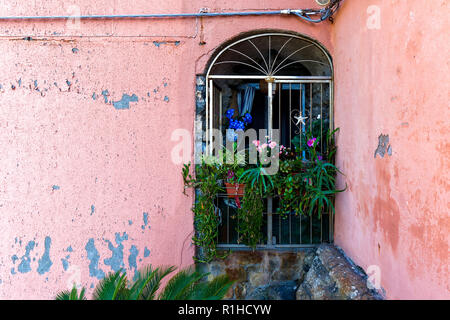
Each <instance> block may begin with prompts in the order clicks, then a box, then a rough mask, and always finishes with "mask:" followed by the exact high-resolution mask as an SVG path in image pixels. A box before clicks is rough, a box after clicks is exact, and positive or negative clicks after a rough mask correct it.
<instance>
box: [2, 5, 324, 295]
mask: <svg viewBox="0 0 450 320" xmlns="http://www.w3.org/2000/svg"><path fill="white" fill-rule="evenodd" d="M114 3H115V5H114V6H112V5H111V1H105V0H102V1H98V0H96V1H92V0H83V1H77V4H78V5H79V7H80V9H81V12H80V13H82V14H127V13H163V12H166V13H178V12H198V10H199V9H200V8H203V7H208V8H209V9H210V11H240V10H250V9H251V10H255V9H285V8H296V7H310V6H311V2H310V1H308V0H302V1H298V0H295V1H294V0H291V1H287V0H283V1H277V2H273V1H257V0H251V1H239V2H237V1H220V2H219V1H197V0H195V1H181V0H178V1H176V0H173V1H148V0H139V1H133V6H130V4H129V3H130V2H129V1H115V2H114ZM68 10H69V11H68ZM75 13H76V11H74V10H73V7H72V8H70V7H69V4H68V2H67V1H59V0H52V1H48V0H46V1H43V0H42V1H40V0H38V1H3V0H1V1H0V15H2V16H12V15H66V14H75ZM265 28H271V29H281V30H290V31H297V32H299V33H303V34H306V35H309V36H311V37H313V38H315V39H317V40H319V41H320V42H321V43H323V44H324V45H325V46H326V47H327V48H329V49H331V31H330V25H329V24H324V25H321V26H315V25H308V24H306V23H302V22H300V21H299V20H298V19H297V18H295V17H278V16H277V17H275V16H274V17H235V18H214V19H202V20H201V21H198V26H197V27H196V21H195V20H194V19H168V20H141V21H136V20H128V21H127V20H125V21H111V20H109V21H83V22H81V24H80V28H79V29H76V28H75V29H74V28H73V26H67V25H66V23H65V22H61V21H60V22H57V21H51V22H50V21H27V22H24V21H22V22H13V21H8V22H6V21H4V22H0V52H1V57H0V70H1V72H0V84H1V89H0V146H1V155H0V228H1V230H2V232H1V233H0V299H51V298H53V297H54V295H55V294H56V293H57V292H58V291H59V290H63V289H67V284H68V283H70V282H71V281H74V280H79V281H81V283H82V284H83V285H85V286H87V287H88V288H89V292H88V295H89V294H90V292H91V289H90V288H91V286H92V285H95V283H96V282H97V278H98V277H101V276H102V274H103V273H107V272H109V271H111V270H112V269H117V268H118V267H120V266H124V267H125V268H127V269H128V270H129V271H130V272H131V273H133V272H134V270H135V266H136V267H137V268H139V267H141V266H144V265H146V264H148V263H152V264H153V265H162V264H172V265H176V266H187V265H189V264H191V263H192V262H193V260H192V255H193V253H194V248H193V247H192V246H191V241H190V240H191V237H192V232H193V219H192V213H191V211H190V207H191V204H192V194H190V195H189V196H185V195H183V193H182V191H183V184H182V179H181V167H180V166H179V165H175V164H173V163H172V161H171V158H170V155H171V150H172V148H173V146H174V145H175V144H176V142H172V141H171V140H170V137H171V133H172V132H173V130H175V129H179V128H184V129H187V130H189V131H190V132H192V129H193V121H194V110H195V105H194V104H195V95H194V93H195V75H196V74H197V73H203V71H204V68H205V66H206V64H207V62H208V59H209V58H210V57H211V55H212V54H213V52H214V51H215V49H216V48H217V47H218V46H220V45H221V44H222V43H223V42H224V41H227V40H229V39H231V38H232V37H235V36H237V35H238V34H240V33H241V32H246V31H253V30H258V29H265ZM27 36H31V37H32V38H31V39H26V38H24V37H27ZM80 36H81V37H80ZM126 95H128V96H126ZM133 95H135V96H133ZM127 100H128V101H129V100H132V101H129V102H128V104H127V102H126V101H127ZM135 100H137V101H135ZM118 101H121V102H122V104H119V105H117V104H116V107H117V108H119V109H116V107H115V106H114V104H112V102H118ZM120 107H122V108H123V107H128V108H127V109H120Z"/></svg>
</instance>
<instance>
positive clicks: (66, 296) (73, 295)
mask: <svg viewBox="0 0 450 320" xmlns="http://www.w3.org/2000/svg"><path fill="white" fill-rule="evenodd" d="M85 292H86V288H84V287H83V288H82V289H81V291H80V294H78V289H77V287H75V286H74V287H73V288H72V290H70V291H69V290H65V291H62V292H60V293H58V294H57V295H56V298H55V300H86V296H85Z"/></svg>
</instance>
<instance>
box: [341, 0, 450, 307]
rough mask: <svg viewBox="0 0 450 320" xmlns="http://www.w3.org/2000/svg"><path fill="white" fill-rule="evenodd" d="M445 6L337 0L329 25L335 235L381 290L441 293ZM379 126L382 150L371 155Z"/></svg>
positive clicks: (445, 255)
mask: <svg viewBox="0 0 450 320" xmlns="http://www.w3.org/2000/svg"><path fill="white" fill-rule="evenodd" d="M370 6H372V7H370ZM449 7H450V2H449V1H446V0H436V1H433V3H432V5H431V4H428V3H427V4H425V3H424V1H422V0H403V1H385V0H371V1H369V0H357V1H346V2H345V5H344V6H343V8H342V10H341V11H340V12H339V16H338V18H337V20H336V24H335V25H334V26H333V29H332V33H333V45H334V52H333V57H334V63H335V77H336V95H335V117H336V118H335V125H336V126H338V127H340V128H341V132H340V134H339V140H338V144H339V152H338V165H339V166H340V167H341V168H342V170H343V171H344V172H345V174H346V178H345V180H346V182H347V184H348V186H349V190H348V191H347V192H345V193H343V194H341V195H340V196H339V197H338V199H337V204H336V205H337V214H336V226H335V240H336V243H337V244H338V245H339V246H341V247H342V248H343V249H344V250H345V251H346V252H347V253H348V254H349V255H350V256H351V258H352V259H353V260H354V261H355V262H356V263H358V264H360V265H361V266H362V267H363V268H365V269H366V270H367V269H368V268H369V267H370V266H377V267H378V270H379V271H381V285H382V287H383V288H384V289H385V291H386V296H387V298H390V299H420V298H429V299H437V298H440V299H444V298H446V299H449V298H450V292H449V290H450V282H449V274H448V266H449V232H450V224H449V221H450V220H449V208H450V203H449V199H450V188H449V181H450V174H449V172H450V170H449V153H450V145H449V137H450V135H449V134H450V131H449V120H448V119H450V112H449V98H450V96H449V90H448V84H449V83H450V72H449V71H450V70H449V49H450V45H449V41H448V39H449V29H450V28H449V27H450V23H449V20H448V12H449V9H450V8H449ZM378 13H379V17H380V21H379V22H380V24H378V23H377V21H376V20H374V19H376V15H377V14H378ZM378 27H379V28H378ZM380 134H384V135H389V139H390V145H391V147H392V155H391V156H389V155H387V154H386V155H385V156H384V158H381V157H380V156H378V155H377V157H376V159H375V158H374V152H375V149H376V148H377V146H378V136H379V135H380ZM377 267H375V268H373V269H372V270H377Z"/></svg>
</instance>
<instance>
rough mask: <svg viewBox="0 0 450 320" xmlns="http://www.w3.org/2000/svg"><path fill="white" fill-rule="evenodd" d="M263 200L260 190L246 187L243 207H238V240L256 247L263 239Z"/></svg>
mask: <svg viewBox="0 0 450 320" xmlns="http://www.w3.org/2000/svg"><path fill="white" fill-rule="evenodd" d="M263 211H264V206H263V200H262V198H261V196H260V194H259V192H257V191H255V190H253V189H252V188H246V190H245V195H244V199H243V201H242V207H241V208H239V209H238V212H237V215H238V221H239V224H238V232H239V236H240V238H239V240H238V242H242V243H245V244H246V245H248V246H249V247H251V248H253V249H254V248H255V247H256V246H257V245H258V244H259V243H260V242H261V239H262V233H261V227H262V223H263Z"/></svg>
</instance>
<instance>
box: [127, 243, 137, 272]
mask: <svg viewBox="0 0 450 320" xmlns="http://www.w3.org/2000/svg"><path fill="white" fill-rule="evenodd" d="M138 254H139V250H138V249H137V248H136V246H135V245H132V246H131V248H130V255H129V256H128V267H129V268H130V269H131V270H133V269H134V271H137V262H136V259H137V256H138Z"/></svg>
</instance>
